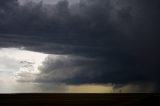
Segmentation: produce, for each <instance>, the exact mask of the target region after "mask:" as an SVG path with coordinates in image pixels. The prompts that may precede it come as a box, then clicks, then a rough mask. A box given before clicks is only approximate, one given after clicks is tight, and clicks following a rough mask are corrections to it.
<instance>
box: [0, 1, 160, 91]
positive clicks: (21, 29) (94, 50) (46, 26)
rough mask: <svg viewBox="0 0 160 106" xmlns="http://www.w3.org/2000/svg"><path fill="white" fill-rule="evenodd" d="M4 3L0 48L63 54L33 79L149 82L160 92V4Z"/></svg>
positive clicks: (73, 81)
mask: <svg viewBox="0 0 160 106" xmlns="http://www.w3.org/2000/svg"><path fill="white" fill-rule="evenodd" d="M7 1H8V2H7ZM11 1H12V2H11ZM13 1H14V2H13ZM1 4H5V5H3V6H2V7H0V47H24V48H25V49H28V50H32V51H39V52H44V53H49V54H58V55H62V57H61V58H59V59H57V60H54V59H53V58H52V55H51V56H50V57H48V58H47V59H46V61H44V63H43V65H42V66H40V72H41V73H40V75H38V76H36V79H35V81H37V82H54V81H58V82H62V83H67V84H85V83H103V84H105V83H115V84H128V83H147V82H148V83H154V84H155V85H157V90H159V86H158V85H159V83H160V79H159V77H158V75H159V71H158V70H160V67H159V60H160V57H159V53H160V50H159V45H160V43H159V34H160V32H159V28H160V27H159V25H160V21H159V18H160V15H159V4H160V3H159V1H157V0H152V1H151V0H141V1H139V0H130V1H128V0H81V1H80V2H79V3H76V4H69V2H67V1H65V0H64V1H63V0H62V1H60V2H58V3H57V4H54V5H44V4H42V2H40V3H33V2H28V3H26V4H24V5H19V4H18V2H16V0H6V1H5V2H3V1H0V5H1ZM63 55H66V56H68V57H63Z"/></svg>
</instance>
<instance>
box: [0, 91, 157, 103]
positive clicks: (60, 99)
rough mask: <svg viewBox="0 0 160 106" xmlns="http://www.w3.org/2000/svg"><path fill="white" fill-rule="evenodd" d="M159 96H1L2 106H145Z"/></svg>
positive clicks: (154, 101)
mask: <svg viewBox="0 0 160 106" xmlns="http://www.w3.org/2000/svg"><path fill="white" fill-rule="evenodd" d="M159 97H160V95H159V94H1V95H0V106H32V105H33V106H68V105H69V106H72V105H73V106H77V105H78V106H89V105H96V106H139V105H140V106H144V105H152V106H153V104H155V103H156V102H157V103H158V101H159V100H160V99H159Z"/></svg>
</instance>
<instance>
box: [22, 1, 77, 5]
mask: <svg viewBox="0 0 160 106" xmlns="http://www.w3.org/2000/svg"><path fill="white" fill-rule="evenodd" d="M19 1H20V3H25V2H28V1H34V2H41V1H43V3H46V4H56V3H57V2H59V1H62V0H19ZM68 1H69V2H70V3H77V2H79V0H68Z"/></svg>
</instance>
